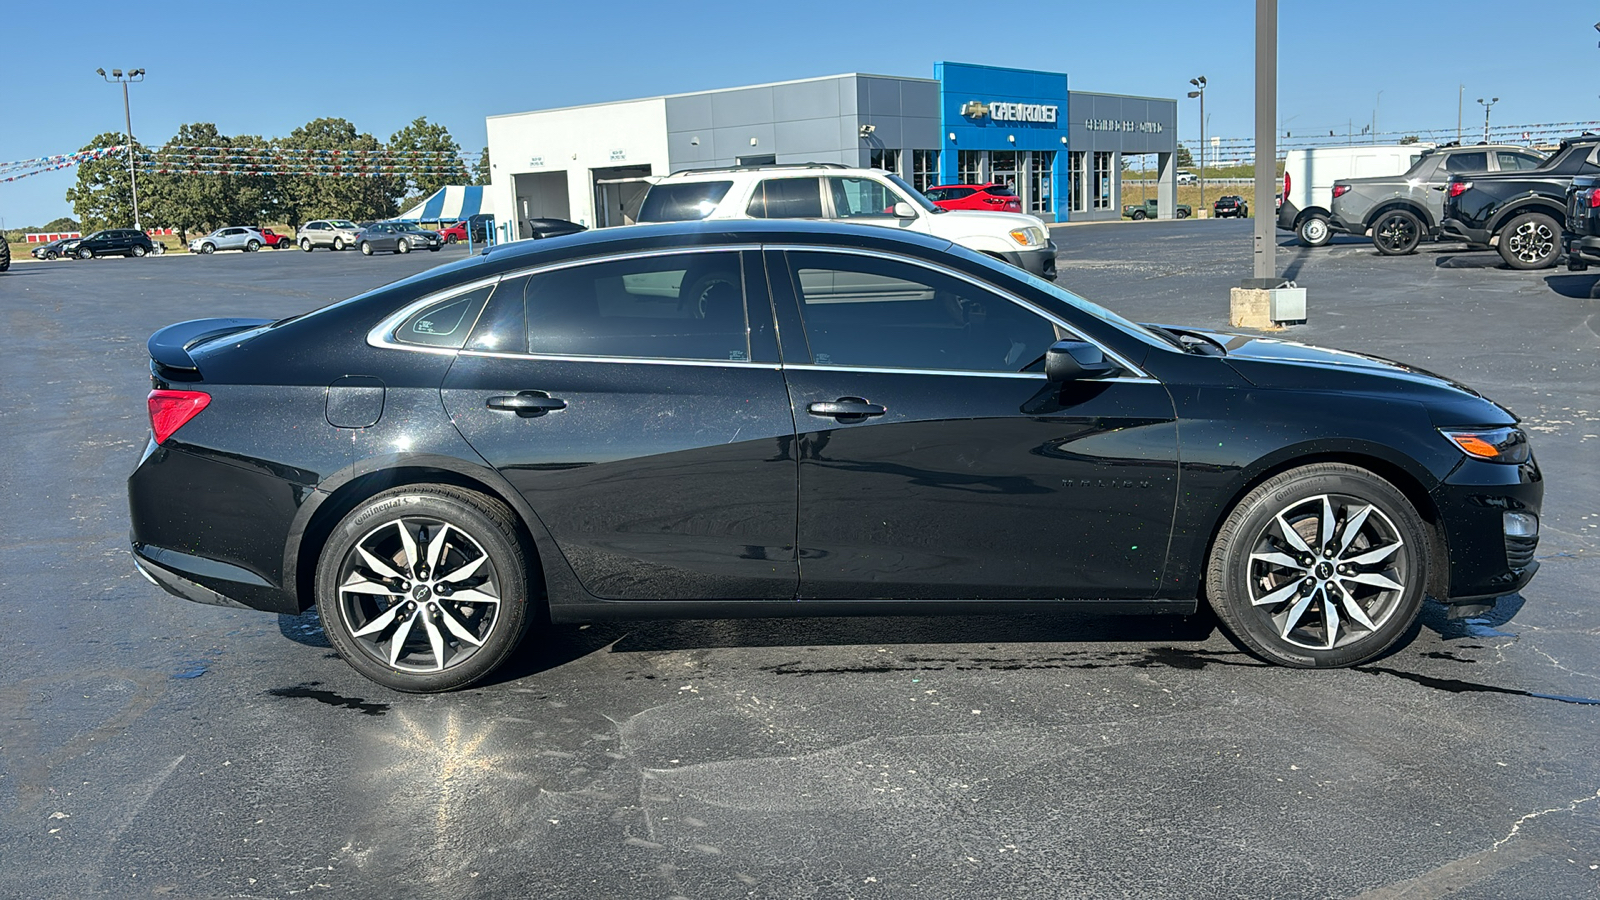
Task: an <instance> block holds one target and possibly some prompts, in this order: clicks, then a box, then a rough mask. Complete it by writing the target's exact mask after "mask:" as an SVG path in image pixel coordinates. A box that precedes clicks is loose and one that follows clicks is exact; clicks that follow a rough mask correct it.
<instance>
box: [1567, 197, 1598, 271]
mask: <svg viewBox="0 0 1600 900" xmlns="http://www.w3.org/2000/svg"><path fill="white" fill-rule="evenodd" d="M1561 249H1562V250H1564V251H1565V252H1566V254H1567V269H1568V270H1569V271H1573V272H1582V271H1584V270H1586V269H1588V268H1589V266H1590V265H1600V175H1579V176H1578V177H1576V178H1574V179H1572V184H1571V185H1569V186H1568V187H1567V219H1566V228H1565V229H1564V230H1563V231H1562V233H1561Z"/></svg>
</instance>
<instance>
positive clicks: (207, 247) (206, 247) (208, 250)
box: [200, 243, 217, 256]
mask: <svg viewBox="0 0 1600 900" xmlns="http://www.w3.org/2000/svg"><path fill="white" fill-rule="evenodd" d="M200 252H201V253H204V254H206V255H207V256H210V255H211V254H213V253H215V252H217V245H216V244H209V243H207V244H201V245H200Z"/></svg>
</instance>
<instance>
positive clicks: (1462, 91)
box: [1456, 25, 1600, 144]
mask: <svg viewBox="0 0 1600 900" xmlns="http://www.w3.org/2000/svg"><path fill="white" fill-rule="evenodd" d="M1595 27H1596V28H1600V25H1597V26H1595ZM1466 96H1467V86H1466V85H1464V84H1463V85H1461V86H1459V87H1458V88H1457V89H1456V143H1457V144H1460V143H1461V104H1462V103H1463V102H1465V98H1466Z"/></svg>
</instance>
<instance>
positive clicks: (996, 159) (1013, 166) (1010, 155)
mask: <svg viewBox="0 0 1600 900" xmlns="http://www.w3.org/2000/svg"><path fill="white" fill-rule="evenodd" d="M1022 156H1023V154H1021V153H1019V152H1017V151H1016V150H996V151H994V152H993V153H990V154H989V180H990V181H992V182H994V183H995V184H1003V185H1006V186H1008V187H1011V188H1015V187H1016V186H1017V184H1018V182H1017V176H1018V175H1020V174H1021V168H1020V166H1021V163H1022Z"/></svg>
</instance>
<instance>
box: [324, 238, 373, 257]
mask: <svg viewBox="0 0 1600 900" xmlns="http://www.w3.org/2000/svg"><path fill="white" fill-rule="evenodd" d="M333 249H335V250H337V249H339V248H338V247H335V248H333ZM361 255H362V256H371V255H372V245H371V244H369V243H367V242H366V241H362V242H361Z"/></svg>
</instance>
